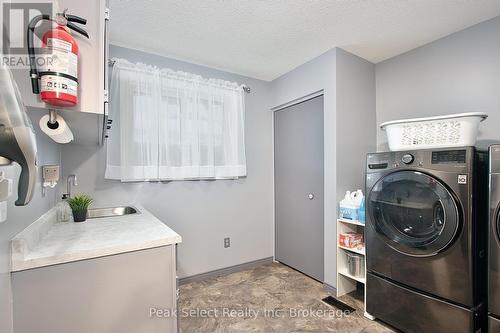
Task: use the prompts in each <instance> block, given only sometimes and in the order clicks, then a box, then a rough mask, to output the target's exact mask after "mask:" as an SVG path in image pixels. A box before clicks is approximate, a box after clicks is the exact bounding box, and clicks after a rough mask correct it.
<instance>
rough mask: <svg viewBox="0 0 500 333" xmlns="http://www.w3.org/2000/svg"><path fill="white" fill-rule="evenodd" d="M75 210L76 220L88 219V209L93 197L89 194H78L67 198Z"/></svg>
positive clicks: (73, 210) (74, 218)
mask: <svg viewBox="0 0 500 333" xmlns="http://www.w3.org/2000/svg"><path fill="white" fill-rule="evenodd" d="M67 202H68V205H69V206H70V207H71V211H72V212H73V220H74V221H75V222H84V221H85V220H86V219H87V211H88V208H89V206H90V204H91V203H92V198H91V197H90V196H89V195H87V194H77V195H75V196H74V197H71V198H69V199H68V200H67Z"/></svg>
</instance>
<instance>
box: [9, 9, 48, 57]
mask: <svg viewBox="0 0 500 333" xmlns="http://www.w3.org/2000/svg"><path fill="white" fill-rule="evenodd" d="M0 3H1V4H2V7H1V8H2V19H3V20H2V21H3V24H1V25H0V26H3V31H2V53H3V55H4V56H6V55H11V56H12V55H26V54H27V45H26V44H27V43H26V31H27V29H28V24H29V22H30V21H31V19H32V18H33V17H35V16H37V15H42V14H46V15H49V16H51V17H52V16H53V13H52V3H50V2H21V1H4V0H0ZM50 27H51V24H50V22H47V21H44V22H42V23H40V25H39V27H37V29H36V31H37V32H38V33H40V32H41V33H43V32H45V31H47V30H49V29H50ZM36 36H37V37H38V38H41V36H40V35H38V34H36ZM37 45H39V44H37V43H35V47H36V46H37Z"/></svg>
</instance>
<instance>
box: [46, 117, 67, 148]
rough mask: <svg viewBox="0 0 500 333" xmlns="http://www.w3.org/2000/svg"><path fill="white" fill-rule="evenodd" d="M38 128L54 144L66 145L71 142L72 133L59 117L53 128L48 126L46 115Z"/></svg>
mask: <svg viewBox="0 0 500 333" xmlns="http://www.w3.org/2000/svg"><path fill="white" fill-rule="evenodd" d="M51 127H52V128H51ZM40 128H41V129H42V131H43V132H44V133H45V134H47V135H48V136H49V137H50V138H51V139H52V140H54V141H55V142H58V143H68V142H71V141H73V132H71V129H70V128H69V126H68V124H66V121H64V119H63V117H61V116H60V115H57V117H56V124H55V125H54V126H53V125H50V124H49V115H48V114H46V115H45V116H43V117H42V118H41V119H40Z"/></svg>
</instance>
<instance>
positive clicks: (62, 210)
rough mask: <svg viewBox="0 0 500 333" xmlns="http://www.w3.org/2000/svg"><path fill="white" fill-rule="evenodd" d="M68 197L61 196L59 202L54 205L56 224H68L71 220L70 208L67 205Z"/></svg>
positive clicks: (65, 195)
mask: <svg viewBox="0 0 500 333" xmlns="http://www.w3.org/2000/svg"><path fill="white" fill-rule="evenodd" d="M67 199H68V195H67V194H63V196H62V198H61V201H59V202H58V203H57V205H56V214H57V222H70V221H71V218H72V216H73V215H72V212H71V207H70V206H69V204H68V201H67Z"/></svg>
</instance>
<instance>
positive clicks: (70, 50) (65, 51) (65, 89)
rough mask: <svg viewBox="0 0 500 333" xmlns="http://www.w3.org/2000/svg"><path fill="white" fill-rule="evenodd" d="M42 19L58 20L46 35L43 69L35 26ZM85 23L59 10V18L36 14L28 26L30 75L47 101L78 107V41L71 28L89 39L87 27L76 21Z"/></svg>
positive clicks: (43, 42)
mask: <svg viewBox="0 0 500 333" xmlns="http://www.w3.org/2000/svg"><path fill="white" fill-rule="evenodd" d="M42 20H47V21H52V22H55V26H54V27H53V28H52V29H50V30H48V31H46V32H45V33H44V34H43V36H42V48H43V49H45V50H44V51H45V52H46V56H45V57H44V60H43V61H42V63H43V64H42V66H40V67H42V69H40V70H38V68H37V62H38V60H39V59H37V57H36V55H35V49H34V43H33V39H34V38H33V36H34V33H35V27H36V25H37V24H38V22H40V21H42ZM72 22H75V23H80V24H83V25H85V24H86V23H87V20H86V19H84V18H81V17H78V16H74V15H69V14H66V11H64V12H63V13H58V14H57V15H56V19H55V20H54V19H52V18H51V17H50V16H49V15H38V16H35V17H34V18H33V19H32V20H31V21H30V23H29V25H28V33H27V39H28V53H29V57H30V78H31V87H32V90H33V93H34V94H40V98H41V100H42V101H43V102H45V103H47V104H50V105H54V106H63V107H65V106H74V105H76V104H77V103H78V43H77V42H76V40H75V38H73V36H72V35H71V30H73V31H75V32H78V33H79V34H81V35H83V36H85V37H87V38H89V35H88V34H87V32H86V31H85V30H83V29H82V28H80V27H79V26H77V25H75V24H73V23H72Z"/></svg>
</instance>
